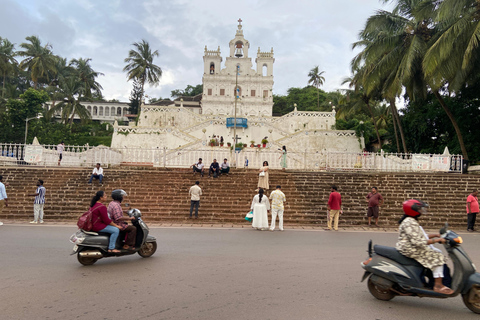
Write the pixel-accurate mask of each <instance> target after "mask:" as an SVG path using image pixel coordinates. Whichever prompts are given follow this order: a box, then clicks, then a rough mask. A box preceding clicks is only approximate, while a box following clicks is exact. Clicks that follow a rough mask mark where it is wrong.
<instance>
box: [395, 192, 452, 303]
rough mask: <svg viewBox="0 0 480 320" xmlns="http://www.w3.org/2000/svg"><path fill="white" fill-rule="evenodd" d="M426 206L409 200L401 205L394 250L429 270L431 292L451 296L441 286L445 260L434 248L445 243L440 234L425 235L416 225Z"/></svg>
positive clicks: (445, 288)
mask: <svg viewBox="0 0 480 320" xmlns="http://www.w3.org/2000/svg"><path fill="white" fill-rule="evenodd" d="M427 207H428V204H426V203H425V202H422V201H420V200H416V199H411V200H407V201H405V202H404V203H403V211H404V213H405V214H404V215H403V217H402V218H401V219H400V221H399V223H400V227H399V236H398V242H397V244H396V246H395V248H396V249H397V250H398V251H399V252H400V253H401V254H403V255H404V256H406V257H409V258H412V259H415V260H416V261H418V262H419V263H420V264H421V265H423V266H424V267H425V268H428V269H431V270H432V272H433V277H434V279H435V284H434V286H433V290H434V291H435V292H438V293H443V294H452V293H453V292H454V291H453V290H452V289H450V288H448V287H446V286H444V285H443V283H442V280H443V277H444V274H443V270H444V264H445V262H446V258H445V256H444V255H443V253H442V252H441V251H440V250H438V249H436V248H434V247H433V246H432V244H434V243H445V239H444V238H441V237H440V234H429V235H427V234H426V233H425V231H424V230H423V228H422V227H421V226H420V224H419V223H418V218H419V217H420V216H421V215H422V214H425V213H427V209H426V208H427Z"/></svg>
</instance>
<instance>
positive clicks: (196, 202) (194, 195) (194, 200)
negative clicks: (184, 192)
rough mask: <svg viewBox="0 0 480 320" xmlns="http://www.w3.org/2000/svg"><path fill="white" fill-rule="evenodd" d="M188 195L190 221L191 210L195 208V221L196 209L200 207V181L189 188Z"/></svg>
mask: <svg viewBox="0 0 480 320" xmlns="http://www.w3.org/2000/svg"><path fill="white" fill-rule="evenodd" d="M188 194H189V195H190V219H191V218H192V213H193V208H195V219H198V207H199V206H200V196H201V195H202V188H200V181H195V184H194V185H193V186H192V187H190V191H188Z"/></svg>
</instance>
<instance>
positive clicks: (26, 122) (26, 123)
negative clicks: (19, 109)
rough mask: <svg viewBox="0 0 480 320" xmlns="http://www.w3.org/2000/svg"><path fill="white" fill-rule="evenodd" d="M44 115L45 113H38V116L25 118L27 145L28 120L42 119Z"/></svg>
mask: <svg viewBox="0 0 480 320" xmlns="http://www.w3.org/2000/svg"><path fill="white" fill-rule="evenodd" d="M42 117H43V115H41V114H37V116H36V117H31V118H27V119H25V145H27V133H28V121H30V120H32V119H40V118H42Z"/></svg>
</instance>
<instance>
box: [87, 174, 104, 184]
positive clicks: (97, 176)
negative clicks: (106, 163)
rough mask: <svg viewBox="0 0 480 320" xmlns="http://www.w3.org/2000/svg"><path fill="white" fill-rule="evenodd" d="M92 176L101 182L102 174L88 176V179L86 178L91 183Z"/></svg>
mask: <svg viewBox="0 0 480 320" xmlns="http://www.w3.org/2000/svg"><path fill="white" fill-rule="evenodd" d="M93 178H95V179H98V180H100V181H99V182H100V183H102V180H103V174H101V175H96V176H95V175H93V174H92V175H91V176H90V180H88V183H92V180H93Z"/></svg>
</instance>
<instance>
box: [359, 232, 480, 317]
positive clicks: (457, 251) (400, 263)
mask: <svg viewBox="0 0 480 320" xmlns="http://www.w3.org/2000/svg"><path fill="white" fill-rule="evenodd" d="M440 234H441V236H442V238H445V240H446V242H445V243H444V246H445V249H446V250H447V252H448V255H449V256H450V258H451V259H452V261H453V264H454V273H453V276H452V286H451V288H452V289H453V290H454V293H453V294H450V295H446V294H442V293H438V292H435V291H433V290H431V289H430V288H433V283H431V281H433V279H427V274H428V272H429V270H428V269H425V268H424V267H423V266H422V265H421V264H420V263H418V262H417V261H416V260H414V259H410V258H407V257H406V256H404V255H402V254H400V253H399V252H398V251H397V250H396V249H395V248H392V247H386V246H380V245H375V246H374V247H373V251H372V240H370V242H369V244H368V254H369V259H368V260H367V261H364V262H362V267H363V269H365V273H364V275H363V278H362V282H363V281H364V280H365V279H367V278H368V282H367V285H368V290H369V291H370V293H371V294H372V295H373V296H374V297H375V298H377V299H379V300H384V301H388V300H391V299H393V298H394V297H395V296H418V297H431V298H452V297H456V296H457V295H459V294H461V295H462V298H463V302H464V303H465V305H466V306H467V308H468V309H470V310H471V311H473V312H475V313H480V273H478V272H476V268H475V265H474V264H473V263H472V260H470V258H469V257H468V255H467V253H466V252H465V250H463V248H462V247H461V246H460V244H461V243H463V240H462V238H461V237H460V236H458V234H456V233H455V232H453V231H452V230H448V224H445V227H444V228H442V229H441V230H440ZM428 280H430V282H429V281H428Z"/></svg>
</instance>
